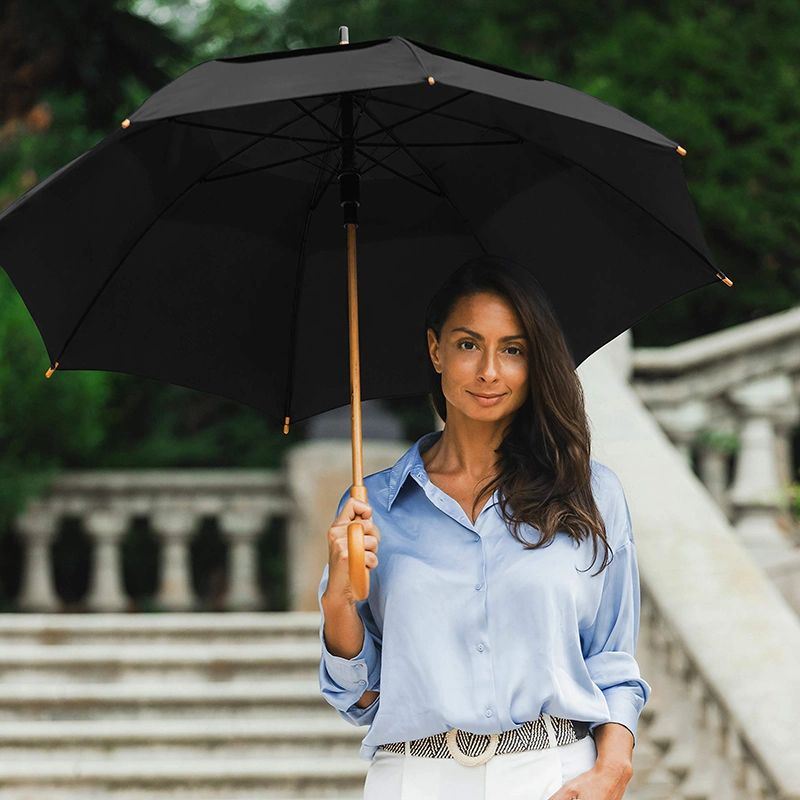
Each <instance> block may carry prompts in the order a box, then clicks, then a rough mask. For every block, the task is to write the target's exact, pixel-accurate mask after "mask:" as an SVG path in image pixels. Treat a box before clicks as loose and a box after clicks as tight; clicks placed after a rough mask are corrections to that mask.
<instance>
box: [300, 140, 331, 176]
mask: <svg viewBox="0 0 800 800" xmlns="http://www.w3.org/2000/svg"><path fill="white" fill-rule="evenodd" d="M295 144H299V145H300V147H302V148H303V149H304V150H305V151H306V152H307V153H308V154H309V156H315V157H316V158H317V161H319V168H320V169H324V170H327V171H328V172H331V173H333V174H334V175H335V174H336V170H335V169H334V168H333V167H329V166H327V165H326V164H325V158H324V156H327V155H328V153H330V152H331V150H332V149H334V148H328V149H327V150H325V151H324V155H323V157H322V158H319V157H318V156H316V154H315V153H312V152H311V150H309V149H308V148H307V147H306V146H305V145H304V144H303V143H302V142H295ZM313 163H316V162H313Z"/></svg>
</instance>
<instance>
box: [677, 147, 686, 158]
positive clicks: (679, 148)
mask: <svg viewBox="0 0 800 800" xmlns="http://www.w3.org/2000/svg"><path fill="white" fill-rule="evenodd" d="M676 149H677V151H678V152H679V153H680V154H681V155H682V156H685V155H686V150H685V149H684V148H683V147H681V146H680V145H678V147H677V148H676Z"/></svg>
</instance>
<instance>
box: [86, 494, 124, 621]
mask: <svg viewBox="0 0 800 800" xmlns="http://www.w3.org/2000/svg"><path fill="white" fill-rule="evenodd" d="M128 522H129V520H128V515H127V514H125V513H123V512H120V511H112V510H110V509H98V510H96V511H90V512H89V513H88V514H86V516H85V517H84V518H83V523H84V527H85V528H86V532H87V533H88V534H89V535H90V536H91V537H92V540H93V543H94V564H93V570H92V576H91V580H90V584H89V596H88V598H87V601H86V604H87V607H88V608H89V610H90V611H124V610H126V609H127V608H128V597H127V595H126V594H125V588H124V582H123V579H122V552H121V550H120V545H121V543H122V539H123V537H124V536H125V533H126V531H127V530H128Z"/></svg>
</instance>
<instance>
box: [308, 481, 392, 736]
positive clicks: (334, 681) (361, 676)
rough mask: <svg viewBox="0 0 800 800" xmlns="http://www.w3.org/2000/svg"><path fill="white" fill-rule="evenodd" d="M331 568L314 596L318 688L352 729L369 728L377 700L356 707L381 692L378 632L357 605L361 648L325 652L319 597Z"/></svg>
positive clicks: (363, 606)
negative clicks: (343, 652) (368, 693)
mask: <svg viewBox="0 0 800 800" xmlns="http://www.w3.org/2000/svg"><path fill="white" fill-rule="evenodd" d="M349 494H350V493H349V490H348V491H347V492H345V494H344V495H343V497H342V499H341V500H340V502H339V508H338V510H337V512H336V516H337V517H338V516H339V514H340V513H341V510H342V507H343V506H344V503H345V501H346V498H347V497H348V496H349ZM329 573H330V567H329V565H328V564H326V565H325V569H324V570H323V572H322V580H321V581H320V584H319V590H318V592H317V601H318V604H319V610H320V614H321V621H320V628H319V639H320V643H321V645H322V658H321V659H320V665H319V686H320V690H321V691H322V695H323V697H324V698H325V700H326V701H327V702H328V703H329V704H330V705H332V706H333V707H334V708H335V709H336V710H337V711H338V712H339V714H340V716H341V717H343V718H344V719H346V720H347V721H348V722H350V723H351V724H353V725H369V724H371V722H372V719H373V718H374V716H375V714H376V713H377V711H378V703H379V702H380V698H376V699H375V701H374V702H373V703H371V704H370V705H369V706H367V707H366V708H360V707H359V706H357V705H356V703H357V702H358V700H359V699H360V698H361V695H363V694H364V692H366V691H380V675H381V632H380V630H379V629H378V626H377V624H376V623H375V619H374V617H373V615H372V612H371V611H370V607H369V598H367V599H365V600H360V601H358V602H357V603H356V611H357V612H358V615H359V617H360V618H361V621H362V623H363V625H364V644H363V646H362V647H361V651H360V652H359V653H358V654H357V655H355V656H353V658H350V659H347V658H342V657H341V656H335V655H333V653H331V652H330V651H329V650H328V646H327V643H326V641H325V611H324V610H323V608H322V595H323V594H324V593H325V589H326V588H327V586H328V577H329Z"/></svg>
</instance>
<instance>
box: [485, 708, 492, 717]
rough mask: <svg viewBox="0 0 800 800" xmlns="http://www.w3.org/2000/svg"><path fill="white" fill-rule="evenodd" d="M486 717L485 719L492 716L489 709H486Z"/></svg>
mask: <svg viewBox="0 0 800 800" xmlns="http://www.w3.org/2000/svg"><path fill="white" fill-rule="evenodd" d="M486 716H487V717H491V716H492V709H491V708H487V709H486Z"/></svg>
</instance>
